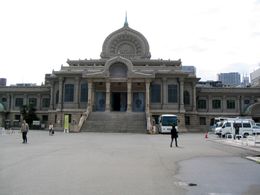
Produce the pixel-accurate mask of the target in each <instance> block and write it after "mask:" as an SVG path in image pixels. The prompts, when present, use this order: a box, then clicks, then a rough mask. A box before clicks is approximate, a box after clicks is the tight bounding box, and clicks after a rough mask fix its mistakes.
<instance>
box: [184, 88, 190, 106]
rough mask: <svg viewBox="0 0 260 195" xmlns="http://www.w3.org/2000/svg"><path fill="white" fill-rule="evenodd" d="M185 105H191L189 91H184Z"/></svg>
mask: <svg viewBox="0 0 260 195" xmlns="http://www.w3.org/2000/svg"><path fill="white" fill-rule="evenodd" d="M183 97H184V104H185V105H189V104H190V93H189V92H188V91H184V95H183Z"/></svg>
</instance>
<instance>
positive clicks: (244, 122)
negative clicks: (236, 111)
mask: <svg viewBox="0 0 260 195" xmlns="http://www.w3.org/2000/svg"><path fill="white" fill-rule="evenodd" d="M234 124H236V125H238V126H239V135H241V136H243V137H247V136H248V135H252V133H253V128H252V127H253V126H254V125H255V122H254V121H253V120H252V119H234V120H230V119H229V120H226V121H224V123H223V125H222V128H221V136H222V137H225V136H226V135H227V134H232V135H235V125H234Z"/></svg>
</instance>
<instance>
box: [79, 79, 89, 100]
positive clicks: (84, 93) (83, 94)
mask: <svg viewBox="0 0 260 195" xmlns="http://www.w3.org/2000/svg"><path fill="white" fill-rule="evenodd" d="M80 101H81V102H87V101H88V84H87V83H82V84H81V87H80Z"/></svg>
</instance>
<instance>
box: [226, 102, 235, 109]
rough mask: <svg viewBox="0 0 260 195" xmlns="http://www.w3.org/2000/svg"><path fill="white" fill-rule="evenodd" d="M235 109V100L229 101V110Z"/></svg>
mask: <svg viewBox="0 0 260 195" xmlns="http://www.w3.org/2000/svg"><path fill="white" fill-rule="evenodd" d="M235 108H236V102H235V100H227V109H235Z"/></svg>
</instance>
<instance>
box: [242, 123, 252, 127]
mask: <svg viewBox="0 0 260 195" xmlns="http://www.w3.org/2000/svg"><path fill="white" fill-rule="evenodd" d="M243 127H244V128H251V125H250V123H243Z"/></svg>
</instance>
